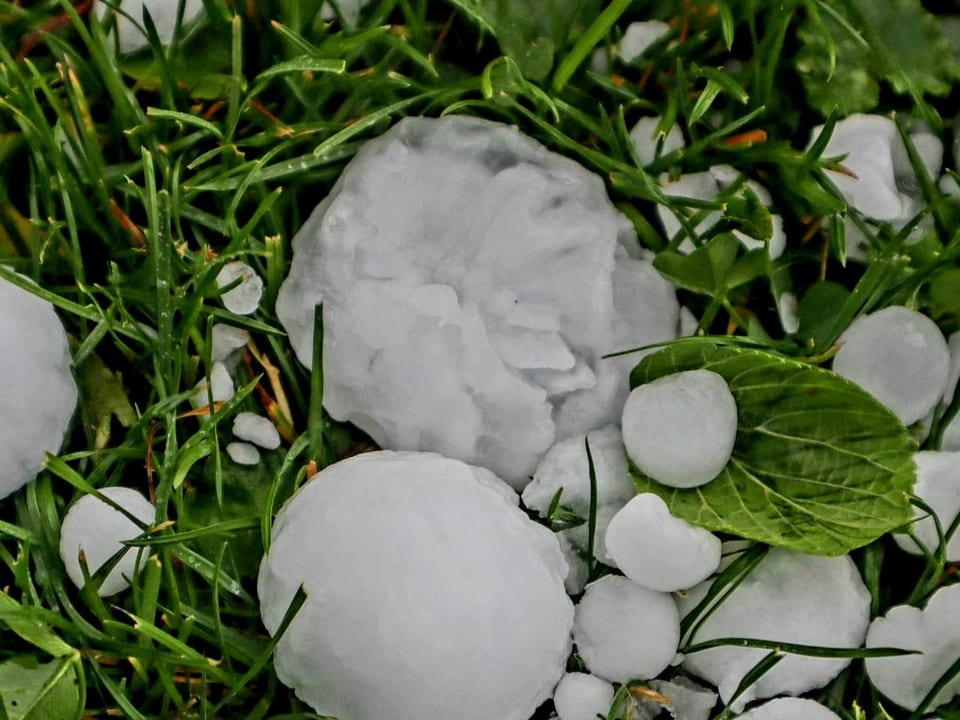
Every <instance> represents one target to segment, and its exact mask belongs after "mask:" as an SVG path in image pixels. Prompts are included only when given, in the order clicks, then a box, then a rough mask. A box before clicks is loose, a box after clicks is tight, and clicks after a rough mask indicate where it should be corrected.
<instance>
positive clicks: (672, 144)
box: [630, 116, 684, 166]
mask: <svg viewBox="0 0 960 720" xmlns="http://www.w3.org/2000/svg"><path fill="white" fill-rule="evenodd" d="M659 125H660V117H659V116H650V117H642V118H640V119H639V120H638V121H637V124H636V125H634V126H633V128H632V129H631V130H630V140H632V141H633V148H634V150H636V153H637V159H638V160H639V161H640V165H642V166H646V165H649V164H650V163H652V162H653V161H654V160H656V159H657V158H659V157H660V156H661V155H669V154H670V153H672V152H673V151H674V150H681V149H683V147H684V141H683V131H681V130H680V127H679V126H678V125H677V124H676V123H674V124H673V125H671V126H670V130H669V131H668V132H667V134H666V135H663V145H662V146H661V147H660V152H657V144H658V143H659V141H660V137H661V136H660V134H659V133H658V132H657V127H658V126H659Z"/></svg>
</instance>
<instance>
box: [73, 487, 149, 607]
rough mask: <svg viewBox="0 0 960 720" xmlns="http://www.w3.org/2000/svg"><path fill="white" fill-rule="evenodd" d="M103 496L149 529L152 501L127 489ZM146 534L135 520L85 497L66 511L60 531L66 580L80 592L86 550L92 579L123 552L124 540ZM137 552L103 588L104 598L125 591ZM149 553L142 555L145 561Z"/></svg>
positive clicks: (125, 559)
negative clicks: (81, 563) (71, 582)
mask: <svg viewBox="0 0 960 720" xmlns="http://www.w3.org/2000/svg"><path fill="white" fill-rule="evenodd" d="M100 493H101V494H102V495H104V496H106V497H108V498H109V499H110V500H113V502H115V503H116V504H117V505H119V506H120V507H122V508H123V509H124V510H126V511H127V512H128V513H130V514H131V515H133V516H134V517H135V518H137V519H138V520H140V522H142V523H144V524H145V525H150V524H151V523H152V522H153V520H154V517H155V516H156V511H155V510H154V508H153V505H151V504H150V501H149V500H147V499H146V498H145V497H144V496H143V495H141V494H140V493H139V492H137V491H136V490H132V489H131V488H125V487H108V488H103V489H101V490H100ZM142 534H143V530H142V529H141V528H140V526H139V525H137V524H136V523H135V522H133V520H131V519H130V518H128V517H127V516H126V515H124V514H123V513H122V512H120V511H119V510H117V509H116V508H114V507H112V506H110V505H108V504H107V503H105V502H104V501H103V500H101V499H100V498H98V497H97V496H96V495H84V496H83V497H82V498H80V499H79V500H77V502H75V503H74V504H73V506H71V508H70V509H69V510H68V511H67V514H66V515H65V516H64V518H63V525H62V526H61V528H60V559H61V560H63V565H64V568H65V569H66V571H67V576H68V577H69V578H70V579H71V580H72V581H73V584H74V585H76V586H77V587H78V588H80V587H83V571H82V570H81V568H80V559H79V557H80V551H81V550H83V554H84V557H85V558H86V562H87V570H88V571H89V572H90V574H91V575H93V574H94V573H95V572H97V570H99V569H100V568H101V567H102V566H103V565H104V564H105V563H106V562H107V561H108V560H109V559H110V558H112V557H113V556H114V555H115V554H116V553H118V552H119V551H120V550H122V549H123V541H124V540H133V539H134V538H136V537H139V536H140V535H142ZM137 555H138V551H137V549H136V548H129V549H128V550H127V552H125V553H124V554H123V557H121V558H120V561H119V562H118V563H117V564H116V565H115V566H114V568H113V570H111V571H110V572H109V573H108V574H107V576H106V577H105V578H104V579H103V583H102V584H101V585H100V589H99V594H100V595H101V597H108V596H110V595H116V594H117V593H118V592H120V591H122V590H126V588H127V586H128V585H129V584H130V583H129V579H130V578H132V577H133V574H134V572H135V571H136V568H137ZM146 556H147V552H144V553H143V557H144V558H146Z"/></svg>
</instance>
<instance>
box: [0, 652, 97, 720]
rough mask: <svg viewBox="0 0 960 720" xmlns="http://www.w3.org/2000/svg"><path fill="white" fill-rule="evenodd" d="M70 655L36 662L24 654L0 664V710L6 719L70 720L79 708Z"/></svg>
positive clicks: (77, 683) (75, 666) (74, 666)
mask: <svg viewBox="0 0 960 720" xmlns="http://www.w3.org/2000/svg"><path fill="white" fill-rule="evenodd" d="M78 667H79V664H78V662H77V660H76V656H74V657H63V658H59V659H56V660H51V661H50V662H47V663H39V662H37V659H36V658H35V657H33V656H30V655H26V656H23V657H17V658H14V659H12V660H7V661H6V662H3V663H0V709H2V711H3V713H4V717H5V718H6V720H73V719H74V718H77V717H79V715H80V711H81V710H82V707H81V700H80V694H81V693H80V680H79V678H78V676H77V672H78Z"/></svg>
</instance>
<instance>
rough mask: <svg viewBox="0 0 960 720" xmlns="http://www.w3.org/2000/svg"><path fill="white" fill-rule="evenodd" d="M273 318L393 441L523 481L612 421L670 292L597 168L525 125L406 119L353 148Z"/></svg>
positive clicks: (336, 413) (338, 404) (661, 332)
mask: <svg viewBox="0 0 960 720" xmlns="http://www.w3.org/2000/svg"><path fill="white" fill-rule="evenodd" d="M293 247H294V260H293V265H292V268H291V272H290V275H289V277H288V278H287V280H286V282H285V283H284V284H283V287H282V288H281V291H280V297H279V300H278V303H277V314H278V316H279V318H280V320H281V322H282V323H283V325H284V327H285V328H286V330H287V332H288V334H289V336H290V339H291V342H292V343H293V347H294V350H295V351H296V353H297V356H298V357H299V359H300V361H301V362H303V363H304V364H306V365H310V363H311V359H312V352H313V348H312V343H313V325H314V306H315V305H316V303H318V302H320V301H322V302H323V319H324V330H325V333H324V342H323V353H324V368H323V370H324V380H325V386H324V405H325V407H326V408H327V410H328V412H329V413H330V414H331V415H332V416H333V417H335V418H336V419H338V420H345V421H350V422H353V423H354V424H356V425H357V426H359V427H360V428H361V429H363V430H364V431H366V432H367V433H368V434H370V435H371V437H373V439H374V440H375V441H376V442H377V443H378V444H379V445H381V446H382V447H386V448H393V449H403V450H432V451H436V452H439V453H442V454H443V455H446V456H448V457H453V458H457V459H460V460H464V461H466V462H471V463H475V464H478V465H481V466H484V467H488V468H490V469H491V470H493V471H494V472H496V473H497V474H498V475H500V476H501V477H503V478H505V479H506V480H508V481H509V482H510V483H511V484H513V485H514V486H515V487H517V488H520V487H522V486H523V483H524V482H525V481H526V479H527V478H528V477H529V476H530V474H532V473H533V471H534V470H535V469H536V466H537V463H538V462H539V460H540V458H542V457H543V454H544V453H545V452H546V451H547V449H548V448H549V447H550V446H551V445H552V444H553V443H554V442H556V441H559V440H563V439H565V438H568V437H572V436H574V435H576V434H578V433H583V432H586V431H588V430H591V429H593V428H596V427H600V426H601V425H604V424H608V423H612V422H615V421H616V420H617V416H618V413H619V409H620V408H621V407H622V403H623V401H624V399H625V398H626V395H627V392H628V382H627V378H628V375H629V371H630V369H631V368H632V366H633V365H635V364H636V358H635V357H631V356H623V357H620V358H617V359H612V360H601V356H602V355H604V354H606V353H610V352H614V351H617V350H624V349H629V348H634V347H639V346H643V345H649V344H652V343H655V342H659V341H663V340H667V339H671V338H673V337H675V335H676V327H677V315H678V313H679V308H678V305H677V301H676V297H675V295H674V292H673V289H672V288H671V287H670V285H669V283H667V282H666V281H665V280H664V279H663V278H661V277H660V276H659V275H658V274H657V272H656V271H655V270H654V269H653V267H652V265H651V264H650V263H649V262H647V261H644V260H640V259H636V258H635V257H632V256H631V253H632V254H637V243H636V236H635V234H634V231H633V229H632V227H631V225H630V223H629V222H627V221H626V219H625V218H624V217H623V216H622V215H621V214H620V213H618V212H617V211H616V210H615V209H614V207H613V205H612V204H611V202H610V200H609V199H608V198H607V195H606V192H605V190H604V187H603V183H602V181H601V180H600V178H599V177H597V176H595V175H593V174H592V173H589V172H587V171H586V170H584V169H583V168H582V167H581V166H580V165H578V164H577V163H575V162H573V161H572V160H569V159H567V158H564V157H561V156H560V155H557V154H555V153H552V152H549V151H548V150H546V148H544V147H543V146H542V145H540V144H539V143H537V142H535V141H534V140H532V139H530V138H528V137H526V136H525V135H523V134H521V133H520V132H519V131H518V130H517V129H516V128H513V127H509V126H507V125H503V124H500V123H494V122H489V121H486V120H480V119H477V118H469V117H458V116H449V117H445V118H442V119H439V120H432V119H427V118H406V119H404V120H401V121H400V122H399V123H398V124H397V125H396V126H394V127H393V128H392V129H391V130H390V131H389V132H387V133H386V134H384V135H383V136H382V137H380V138H377V139H375V140H372V141H370V142H368V143H366V145H364V147H363V148H362V149H361V150H360V152H359V153H358V154H357V156H356V157H355V158H354V159H353V160H352V161H351V162H350V164H349V165H348V166H347V168H346V169H345V170H344V173H343V175H342V176H341V177H340V179H339V181H338V182H337V184H336V186H335V187H334V188H333V190H332V192H331V193H330V195H328V196H327V198H326V199H324V200H323V201H322V202H321V203H320V204H319V205H318V206H317V208H316V209H315V210H314V211H313V214H312V215H311V216H310V218H309V219H308V220H307V222H306V224H305V225H304V226H303V227H302V228H301V230H300V231H299V232H298V233H297V236H296V237H295V238H294V240H293Z"/></svg>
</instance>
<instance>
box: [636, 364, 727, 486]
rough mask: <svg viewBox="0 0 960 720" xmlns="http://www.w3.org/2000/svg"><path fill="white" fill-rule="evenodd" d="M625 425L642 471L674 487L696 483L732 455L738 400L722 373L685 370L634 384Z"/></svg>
mask: <svg viewBox="0 0 960 720" xmlns="http://www.w3.org/2000/svg"><path fill="white" fill-rule="evenodd" d="M622 425H623V442H624V445H626V447H627V455H629V456H630V459H631V460H633V462H634V464H635V465H636V466H637V467H638V468H639V469H640V471H641V472H643V473H644V474H646V475H648V476H649V477H651V478H653V479H654V480H656V481H657V482H660V483H663V484H664V485H669V486H671V487H677V488H691V487H697V486H698V485H703V484H704V483H708V482H710V481H711V480H713V479H714V478H715V477H716V476H717V475H719V474H720V471H722V470H723V468H724V466H725V465H726V464H727V461H728V460H729V459H730V455H731V453H732V452H733V443H734V440H735V439H736V437H737V404H736V402H734V399H733V395H732V394H731V393H730V388H729V387H727V381H726V380H724V379H723V378H722V377H721V376H720V375H717V373H715V372H711V371H710V370H687V371H685V372H679V373H674V374H672V375H666V376H664V377H661V378H657V379H656V380H654V381H653V382H649V383H647V384H646V385H641V386H640V387H638V388H635V389H634V390H633V392H631V393H630V397H629V398H627V402H626V405H624V408H623V424H622Z"/></svg>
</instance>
